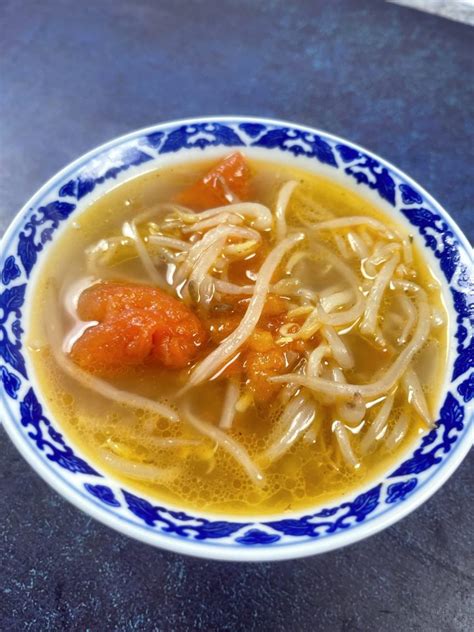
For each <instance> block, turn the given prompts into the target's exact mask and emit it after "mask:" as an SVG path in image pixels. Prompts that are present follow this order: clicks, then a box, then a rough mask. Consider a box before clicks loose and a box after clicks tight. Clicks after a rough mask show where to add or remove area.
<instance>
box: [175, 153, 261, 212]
mask: <svg viewBox="0 0 474 632" xmlns="http://www.w3.org/2000/svg"><path fill="white" fill-rule="evenodd" d="M249 183H250V169H249V167H248V165H247V162H246V160H245V158H244V156H242V154H241V153H240V152H238V151H236V152H234V153H232V154H229V155H228V156H226V157H225V158H224V159H223V160H222V161H221V162H220V163H218V164H217V165H215V166H214V167H212V169H211V170H210V171H208V173H206V175H205V176H204V177H203V178H201V180H199V181H198V182H196V183H195V184H193V185H191V186H190V187H189V188H187V189H185V190H184V191H182V192H181V193H180V194H179V195H178V197H177V199H176V201H177V202H179V203H180V204H183V205H184V206H189V207H190V208H192V209H193V210H195V211H205V210H207V209H210V208H213V207H216V206H225V205H226V204H229V203H230V200H229V193H232V194H233V195H234V196H236V197H237V198H239V200H246V199H248V194H249Z"/></svg>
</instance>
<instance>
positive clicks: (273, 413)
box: [28, 153, 447, 515]
mask: <svg viewBox="0 0 474 632" xmlns="http://www.w3.org/2000/svg"><path fill="white" fill-rule="evenodd" d="M32 313H34V314H35V318H34V319H32V321H31V323H30V331H29V335H28V349H29V352H30V356H31V359H32V362H33V365H34V369H35V371H36V374H37V377H38V379H39V380H40V384H41V387H42V390H43V392H44V394H45V396H46V397H47V399H48V402H49V404H50V407H51V409H52V411H53V412H54V414H55V415H56V417H57V419H58V421H59V423H60V424H61V426H62V429H63V430H64V432H65V433H66V435H67V436H68V437H70V439H71V440H72V441H74V442H75V443H76V444H77V445H78V446H80V448H81V450H82V451H83V452H84V453H85V454H86V456H87V457H88V458H89V459H90V461H91V462H92V463H95V464H96V465H97V467H99V468H101V469H103V470H104V471H107V472H109V473H110V474H112V475H113V476H115V477H116V478H117V479H119V480H120V481H122V482H123V483H124V484H127V485H129V486H132V487H135V488H136V489H137V490H138V491H141V492H145V493H147V494H148V495H151V496H153V497H155V498H156V499H158V500H160V501H167V502H169V503H172V504H174V505H178V506H185V507H190V508H198V509H199V510H202V511H210V512H226V513H233V514H241V515H242V514H243V515H259V514H270V513H277V512H281V511H287V510H297V509H301V508H308V507H310V506H315V505H317V504H321V503H324V502H327V501H328V500H331V499H333V498H335V497H340V496H341V495H343V494H345V493H347V492H349V491H351V490H353V489H355V488H358V487H361V486H363V485H366V484H368V483H370V481H371V479H373V478H374V477H376V476H378V475H380V474H381V473H383V472H385V471H387V469H388V468H390V467H391V466H392V465H393V464H394V462H395V461H396V460H397V459H398V458H400V455H401V454H402V453H403V452H404V451H405V450H406V449H407V448H408V447H410V446H411V445H412V444H413V442H414V441H415V440H416V438H417V437H418V436H419V435H420V433H423V432H425V431H426V430H427V429H428V428H430V427H431V425H432V423H433V414H434V413H435V411H436V406H437V393H438V392H439V390H440V389H439V386H440V384H441V381H442V379H443V375H444V369H445V363H446V335H447V316H446V312H445V309H444V307H443V304H442V300H441V293H440V288H439V285H438V283H437V281H436V279H435V278H434V276H433V274H432V273H431V271H430V269H429V267H428V266H427V263H426V262H425V261H424V260H423V258H422V256H421V255H420V253H419V252H418V251H417V249H416V248H415V247H414V246H413V244H412V238H411V236H410V235H409V234H407V233H406V231H405V229H403V228H402V227H400V226H397V225H395V224H394V223H393V221H392V220H391V219H390V218H388V217H386V216H385V215H383V213H382V212H381V211H380V210H379V209H378V208H375V207H374V206H372V205H371V204H370V203H369V202H368V201H367V200H365V199H363V198H362V197H359V196H358V195H356V194H355V193H353V192H351V191H349V190H347V189H345V188H344V187H342V186H341V185H339V184H336V183H335V182H333V181H331V180H327V179H324V178H322V177H319V176H316V175H314V174H311V173H308V172H305V171H300V170H297V169H295V168H292V167H288V166H282V165H279V164H278V165H276V164H271V163H266V162H263V161H256V160H252V159H250V158H248V157H245V156H243V155H242V154H240V153H233V154H231V155H229V156H226V157H223V158H222V159H221V161H220V162H218V163H217V164H216V163H206V162H199V163H190V164H183V165H180V166H178V167H172V168H171V167H170V168H167V169H162V170H158V171H154V172H150V173H147V174H145V175H142V176H140V177H137V178H135V179H132V180H130V181H129V182H126V183H125V184H123V185H120V186H118V187H117V188H115V189H114V190H112V191H111V192H109V193H108V194H106V195H104V196H103V197H102V198H101V199H99V200H98V201H96V202H95V203H94V204H92V205H91V206H90V207H89V208H88V209H86V210H85V211H84V212H82V214H80V215H78V216H77V217H76V218H75V221H73V222H71V224H70V225H69V226H68V227H67V228H66V229H65V231H64V232H63V233H62V234H61V236H60V237H59V238H58V240H57V242H56V243H55V244H54V246H52V248H51V250H50V253H49V254H48V257H47V260H46V262H45V264H44V266H43V268H42V274H41V278H40V279H39V282H38V285H37V289H36V294H35V296H34V303H33V312H32ZM38 315H39V316H40V317H38Z"/></svg>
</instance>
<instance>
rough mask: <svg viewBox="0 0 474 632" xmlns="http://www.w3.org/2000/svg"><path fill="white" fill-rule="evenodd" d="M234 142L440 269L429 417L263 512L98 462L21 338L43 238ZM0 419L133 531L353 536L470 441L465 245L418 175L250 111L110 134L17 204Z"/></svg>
mask: <svg viewBox="0 0 474 632" xmlns="http://www.w3.org/2000/svg"><path fill="white" fill-rule="evenodd" d="M232 149H242V150H244V151H245V153H247V154H248V155H249V156H251V157H254V158H261V159H265V160H268V161H273V162H276V163H278V162H280V163H284V164H290V165H295V166H298V167H301V168H304V169H306V170H308V171H310V172H313V173H316V174H318V175H323V176H325V177H328V178H331V179H333V180H335V181H337V182H339V183H341V184H342V185H344V186H345V187H347V188H348V189H350V190H354V191H357V192H358V193H360V194H362V195H363V196H364V197H365V198H367V199H368V200H369V201H371V202H372V203H374V204H376V205H377V206H378V207H379V208H381V209H382V211H384V212H385V213H387V214H388V215H389V216H391V217H393V218H394V219H395V220H396V221H397V222H399V223H401V224H403V225H405V226H406V227H408V228H409V230H410V232H411V233H412V234H413V236H414V240H415V243H416V244H417V245H418V247H419V248H420V249H421V250H422V252H423V254H424V256H425V258H426V259H427V261H428V264H429V265H430V266H431V268H432V269H433V270H434V272H435V274H436V276H437V277H438V278H439V280H440V281H441V288H442V294H443V298H444V301H445V303H446V306H447V310H448V314H449V352H448V361H447V370H446V374H445V377H444V381H443V383H442V387H441V394H440V399H439V402H440V404H439V409H438V410H437V411H436V425H435V427H434V428H433V429H432V430H431V431H430V432H429V433H427V434H425V435H424V436H422V437H421V438H420V439H419V440H418V442H417V443H416V444H415V445H411V447H410V449H409V450H408V451H406V452H405V454H404V455H403V457H402V458H400V460H399V462H397V463H396V465H395V466H393V467H392V468H391V469H390V470H389V471H387V472H385V474H384V475H383V476H381V477H379V478H378V479H376V480H373V481H372V483H371V484H370V485H368V486H366V487H364V488H360V489H358V490H357V491H356V492H352V493H350V494H346V495H344V496H342V497H341V498H339V499H338V501H336V502H332V503H328V504H325V505H324V506H315V507H313V508H312V509H310V510H306V511H304V512H302V511H299V512H289V513H285V514H280V515H276V514H275V515H271V516H268V515H267V516H265V517H262V516H252V517H242V516H240V517H238V516H232V515H210V514H207V513H204V512H200V511H199V509H196V510H194V511H191V510H189V509H186V510H183V508H181V507H177V506H169V505H167V504H166V503H159V502H157V500H156V499H153V498H150V497H147V496H146V495H144V494H139V493H137V492H136V491H135V490H133V489H128V488H127V486H126V485H124V484H123V483H121V482H119V481H118V480H116V479H114V478H113V477H112V476H110V475H109V474H108V473H105V472H103V471H101V470H100V468H98V467H97V466H96V465H95V464H92V463H90V462H89V461H88V459H87V458H86V457H85V456H84V455H83V454H82V453H81V450H80V448H79V447H78V446H77V445H74V441H72V440H71V439H70V437H68V436H67V434H66V433H64V431H63V430H62V429H61V427H60V425H59V423H58V421H57V419H55V418H54V415H53V414H52V413H51V411H50V409H49V406H48V403H47V401H46V399H45V397H44V394H43V393H42V392H41V389H40V387H39V384H38V382H37V380H36V378H35V374H34V370H33V367H32V364H31V363H30V360H29V358H28V355H27V353H26V350H25V348H24V340H25V331H26V332H27V331H28V326H29V325H28V323H29V322H30V319H31V318H32V317H33V316H34V314H32V313H31V312H32V310H31V296H32V291H33V288H34V286H35V283H36V281H37V279H38V277H39V275H41V268H42V264H43V262H44V260H45V258H46V257H47V255H48V250H49V248H51V244H52V243H54V242H55V240H56V239H57V237H58V235H60V234H61V231H62V230H63V229H64V227H65V226H66V225H68V223H69V222H73V221H74V219H75V218H76V217H77V216H78V214H80V213H81V211H82V210H83V209H85V208H86V207H88V206H89V205H90V204H91V203H92V202H94V201H95V200H97V199H98V198H99V197H101V196H102V195H104V194H105V193H107V192H108V191H109V190H111V189H112V188H114V187H116V186H117V185H119V184H122V183H123V182H125V181H127V180H128V179H131V178H134V177H136V176H138V175H141V174H143V173H145V172H147V171H150V170H153V169H157V168H160V167H166V166H170V165H173V164H176V163H179V162H181V161H188V160H195V159H199V158H203V159H212V158H214V157H216V158H217V157H218V156H221V155H222V154H223V153H225V152H229V151H231V150H232ZM0 270H1V284H2V285H1V288H0V329H1V337H0V375H1V379H2V382H3V389H2V391H1V413H2V420H3V425H4V428H5V430H6V432H7V433H8V435H9V436H10V438H11V440H12V441H13V443H14V444H15V445H16V447H17V448H18V450H19V451H20V453H21V454H22V455H23V456H24V457H25V459H26V460H27V461H28V462H29V463H30V465H31V466H32V467H33V468H34V469H35V470H36V471H37V472H38V474H39V475H40V476H42V477H43V478H44V480H46V481H47V482H48V483H49V484H50V485H51V486H52V487H53V488H54V489H56V490H57V491H58V492H59V493H60V494H62V495H63V496H64V497H65V498H66V499H68V500H69V501H70V502H72V503H73V504H75V505H76V506H77V507H79V508H80V509H82V510H83V511H85V512H87V513H88V514H90V515H91V516H93V517H94V518H96V519H97V520H100V521H101V522H103V523H105V524H107V525H109V526H110V527H112V528H114V529H116V530H117V531H120V532H122V533H124V534H126V535H129V536H131V537H134V538H136V539H138V540H141V541H143V542H147V543H149V544H152V545H155V546H159V547H162V548H164V549H169V550H172V551H175V552H179V553H184V554H191V555H195V556H200V557H205V558H214V559H221V560H240V561H243V560H248V561H257V560H280V559H287V558H296V557H302V556H307V555H312V554H315V553H321V552H324V551H329V550H331V549H335V548H338V547H342V546H345V545H347V544H350V543H353V542H356V541H357V540H360V539H362V538H365V537H367V536H369V535H371V534H374V533H376V532H378V531H380V530H381V529H383V528H385V527H387V526H389V525H391V524H393V523H394V522H396V521H397V520H400V519H401V518H403V517H404V516H406V515H407V514H408V513H410V512H411V511H413V510H414V509H415V508H416V507H418V506H419V505H420V504H421V503H423V502H424V501H425V500H426V499H427V498H429V497H430V496H431V495H432V494H433V493H434V492H435V491H436V490H437V489H438V488H439V487H440V486H441V485H442V484H443V483H444V482H445V481H446V480H447V478H448V477H449V476H450V475H451V474H452V473H453V472H454V471H455V469H456V468H457V467H458V465H459V464H460V463H461V461H462V459H463V457H464V456H465V455H466V454H467V452H468V450H469V448H470V447H471V445H472V439H473V432H472V423H471V421H472V412H473V398H474V372H473V368H472V367H473V355H474V347H473V341H472V335H473V326H472V325H473V323H472V302H473V295H474V293H473V288H474V276H473V269H472V251H471V248H470V246H469V244H468V242H467V240H466V238H465V237H464V236H463V234H462V232H461V231H460V229H459V228H458V226H457V225H456V223H455V222H454V221H453V220H452V219H451V218H450V216H449V215H448V213H447V212H446V211H445V210H444V209H443V208H442V207H441V206H440V205H439V204H438V203H437V202H436V201H435V200H434V199H433V198H432V197H431V196H430V195H429V194H428V193H427V192H426V191H425V190H424V189H423V188H421V187H420V186H419V185H418V184H417V183H416V182H414V181H413V180H412V179H411V178H409V177H408V176H407V175H405V174H404V173H403V172H401V171H400V170H399V169H397V168H396V167H394V166H393V165H391V164H389V163H388V162H387V161H385V160H383V159H382V158H380V157H378V156H376V155H374V154H372V153H371V152H369V151H367V150H366V149H363V148H361V147H359V146H357V145H355V144H354V143H351V142H349V141H346V140H344V139H341V138H337V137H335V136H333V135H331V134H328V133H326V132H322V131H320V130H316V129H311V128H308V127H304V126H301V125H297V124H293V123H287V122H281V121H274V120H267V119H260V118H248V117H207V118H199V119H189V120H183V121H176V122H171V123H164V124H160V125H156V126H153V127H150V128H147V129H144V130H140V131H137V132H133V133H131V134H128V135H126V136H123V137H121V138H118V139H116V140H113V141H111V142H110V143H107V144H105V145H102V146H101V147H98V148H97V149H94V150H93V151H91V152H89V153H88V154H86V155H85V156H83V157H82V158H79V159H78V160H76V161H75V162H74V163H72V164H71V165H69V166H68V167H66V168H65V169H63V170H62V171H61V172H60V173H58V174H57V175H55V176H54V177H53V178H52V179H51V180H50V181H49V182H47V183H46V184H45V185H44V186H43V187H42V188H41V189H40V190H39V191H38V192H37V193H36V195H34V196H33V198H32V199H31V200H30V201H29V202H28V203H27V204H26V205H25V206H24V208H23V209H22V210H21V211H20V212H19V213H18V215H17V217H16V218H15V219H14V221H13V223H12V224H11V226H10V228H9V229H8V231H7V232H6V234H5V236H4V238H3V241H2V249H1V257H0Z"/></svg>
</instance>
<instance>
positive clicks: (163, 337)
mask: <svg viewBox="0 0 474 632" xmlns="http://www.w3.org/2000/svg"><path fill="white" fill-rule="evenodd" d="M78 315H79V318H81V319H82V320H85V321H98V324H95V325H92V326H91V327H89V328H88V329H86V331H85V332H84V333H83V334H82V336H81V337H80V338H79V339H78V340H77V341H76V342H75V343H74V345H73V347H72V350H71V358H72V360H73V361H74V362H76V363H77V364H78V365H79V366H81V367H82V368H83V369H85V370H87V371H90V372H93V373H98V374H104V375H113V374H117V373H120V372H122V371H123V370H125V369H127V368H129V367H133V366H138V365H142V364H154V365H159V366H164V367H166V368H169V369H181V368H183V367H185V366H187V365H188V364H189V363H190V362H191V361H192V360H193V359H194V358H195V357H196V355H197V353H198V350H199V348H200V347H201V346H202V345H203V344H204V342H205V340H206V334H205V332H204V329H203V327H202V325H201V323H200V321H199V319H198V318H197V317H196V316H195V314H193V312H192V311H191V310H190V309H189V308H188V307H187V306H186V305H184V304H183V303H181V302H179V301H178V300H176V299H175V298H173V297H171V296H169V295H168V294H166V293H165V292H163V291H162V290H160V289H158V288H153V287H148V286H144V285H122V284H119V283H98V284H96V285H93V286H91V287H90V288H88V289H87V290H85V291H84V292H83V293H82V294H81V296H80V297H79V301H78Z"/></svg>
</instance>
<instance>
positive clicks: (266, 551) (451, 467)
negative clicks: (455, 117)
mask: <svg viewBox="0 0 474 632" xmlns="http://www.w3.org/2000/svg"><path fill="white" fill-rule="evenodd" d="M201 123H232V124H236V123H239V124H240V123H257V124H258V123H260V124H263V125H266V126H287V127H290V128H296V129H298V130H301V131H303V132H307V133H309V134H314V135H318V136H322V137H327V138H329V139H331V140H332V141H334V142H336V143H343V144H346V145H348V146H349V147H351V148H354V149H355V150H357V151H360V152H363V153H364V154H367V155H368V156H370V157H373V158H375V159H376V160H377V161H378V162H379V163H380V164H381V165H382V166H385V167H388V168H389V169H390V170H391V171H392V172H394V173H395V174H396V175H398V176H400V177H401V178H402V179H403V181H404V182H406V183H408V184H409V185H411V186H413V187H414V188H415V189H416V190H417V191H418V192H420V193H421V194H422V195H423V197H424V198H425V199H426V201H427V202H428V203H430V204H431V205H432V206H433V207H434V208H435V209H436V211H437V212H438V213H439V214H440V215H441V217H442V218H443V219H445V220H446V222H447V223H448V225H449V227H450V228H451V229H452V230H453V232H454V234H455V236H456V238H457V240H458V241H459V243H460V245H461V246H462V247H463V248H464V249H465V251H466V252H467V253H468V254H469V255H470V261H471V265H472V261H473V253H472V249H471V247H470V245H469V242H468V240H467V237H466V236H465V235H464V233H463V232H462V230H461V229H460V228H459V226H458V224H457V223H456V221H455V220H453V219H452V217H451V216H450V215H449V214H448V213H447V211H446V210H445V209H444V208H443V207H442V206H441V205H440V204H439V203H438V202H437V201H436V200H435V198H434V197H433V196H431V195H430V194H429V193H428V192H427V191H426V190H425V189H424V188H423V187H422V186H420V185H419V184H418V183H417V182H416V181H415V180H414V179H413V178H411V177H410V176H408V175H407V174H405V173H404V172H403V171H402V170H401V169H399V168H398V167H396V166H395V165H393V164H392V163H391V162H389V161H387V160H385V159H384V158H382V157H380V156H379V155H378V154H376V153H374V152H372V151H370V150H367V149H366V148H365V147H363V146H361V145H359V144H357V143H354V142H352V141H349V140H346V139H345V138H342V137H340V136H337V135H335V134H332V133H330V132H326V131H324V130H320V129H318V128H314V127H310V126H306V125H301V124H299V123H293V122H290V121H285V120H280V119H272V118H265V117H259V116H240V115H226V116H212V115H209V116H202V117H189V118H185V119H178V120H170V121H166V122H163V123H159V124H156V125H151V126H147V127H145V128H142V129H139V130H134V131H132V132H129V133H127V134H124V135H121V136H119V137H116V138H114V139H112V140H110V141H107V142H106V143H103V144H101V145H99V146H97V147H95V148H93V149H92V150H90V151H88V152H86V153H84V154H83V155H82V156H80V157H79V158H77V159H76V160H74V161H73V162H71V163H69V164H68V165H66V166H65V167H64V168H63V169H61V170H60V171H58V172H57V173H56V174H54V175H53V176H52V177H51V178H49V180H48V181H47V182H46V183H45V184H44V185H43V186H42V187H41V188H40V189H39V190H38V191H37V192H36V193H34V194H33V196H32V197H31V198H30V199H29V200H28V201H27V202H26V204H25V205H24V206H23V207H22V208H21V209H20V211H19V212H18V213H17V214H16V215H15V216H14V218H13V219H12V220H11V222H10V224H9V226H8V228H7V230H6V231H5V234H4V236H3V238H2V240H1V245H2V252H4V251H5V248H6V245H7V244H8V243H9V242H10V239H11V237H12V236H13V235H14V234H15V232H16V231H17V229H18V225H19V224H20V223H21V221H22V220H23V218H24V216H25V214H26V213H27V212H28V211H29V209H30V208H31V207H34V206H35V205H36V204H37V202H38V201H39V200H41V199H42V197H43V196H44V195H45V194H47V193H48V192H49V191H50V190H51V189H52V188H53V187H57V186H58V185H59V184H60V183H61V182H62V181H64V180H65V178H66V177H67V174H69V173H71V172H75V171H76V170H78V169H79V168H80V167H81V166H85V165H87V164H88V163H89V162H90V161H91V159H93V158H94V157H96V156H97V155H99V154H101V153H102V152H105V151H107V150H109V149H112V148H114V147H119V146H121V145H124V144H125V143H127V142H130V141H133V140H135V139H138V138H140V137H142V136H146V135H148V134H152V133H153V132H156V131H160V130H167V129H171V128H173V127H178V126H183V125H189V126H191V125H196V124H201ZM288 162H290V159H289V160H288ZM133 177H134V176H133V175H131V178H133ZM127 180H128V178H127ZM111 188H112V187H111ZM2 258H3V255H2ZM442 282H443V285H445V286H447V287H450V285H451V283H450V282H448V281H447V280H446V279H442ZM29 379H30V381H31V378H29ZM450 382H451V380H449V381H448V384H449V383H450ZM33 383H34V379H33ZM0 406H1V409H2V412H3V413H4V415H3V416H4V423H3V426H4V428H5V430H6V432H7V434H8V435H9V436H10V439H11V440H12V441H13V443H14V444H15V446H16V447H17V449H18V450H19V452H20V453H21V454H22V456H23V457H24V458H25V460H26V461H27V462H28V463H29V464H30V465H31V466H32V467H33V469H35V471H36V472H37V473H38V474H39V475H40V476H41V477H42V478H43V479H44V480H45V481H46V482H47V483H48V484H49V485H51V486H52V487H53V488H54V489H55V490H56V491H57V492H58V493H60V494H61V496H63V497H64V498H66V499H67V500H69V501H70V502H72V503H73V504H74V505H75V506H77V507H78V508H79V509H81V510H82V511H84V512H85V513H87V514H88V515H91V516H93V517H94V518H95V519H97V520H99V521H100V522H102V523H104V524H106V525H108V526H110V527H112V528H113V529H115V530H117V531H119V532H120V533H125V534H126V535H128V536H130V537H133V538H135V539H137V540H139V541H142V542H147V543H148V544H152V545H154V546H159V547H160V548H163V549H167V550H170V551H174V552H179V553H184V554H189V555H193V556H196V557H202V558H206V559H209V558H212V559H220V560H236V561H269V560H283V559H290V558H299V557H305V556H309V555H313V554H315V553H321V552H326V551H330V550H333V549H336V548H341V547H343V546H346V545H348V544H352V543H355V542H357V541H359V540H362V539H364V538H365V537H368V536H370V535H373V534H375V533H377V532H378V531H381V530H382V529H385V528H386V527H388V526H390V525H391V524H394V523H395V522H397V521H398V520H400V519H402V518H403V517H405V516H406V515H408V514H409V513H411V511H413V510H414V509H416V508H417V507H418V506H420V505H421V504H422V503H423V502H425V501H426V500H427V499H428V498H429V497H430V496H432V495H433V494H434V493H435V492H436V491H437V490H438V489H439V488H440V487H441V486H442V485H443V484H444V482H445V481H446V480H447V479H448V478H449V477H450V476H451V474H452V473H453V472H454V471H455V470H456V469H457V467H458V466H459V465H460V463H461V462H462V460H463V458H464V457H465V456H466V454H467V452H468V451H469V449H470V447H471V444H472V442H473V439H474V437H471V440H469V437H470V435H472V434H473V433H472V430H473V428H472V424H471V423H470V421H471V419H466V421H467V425H469V428H468V429H467V431H466V432H465V433H464V436H463V437H462V438H460V440H459V441H458V442H457V445H456V446H455V449H453V450H452V451H451V453H450V455H449V456H448V457H447V458H446V459H445V460H444V461H443V463H442V467H438V468H436V471H434V472H433V474H432V475H431V476H430V477H429V478H428V479H427V480H426V481H425V482H424V484H423V485H420V486H419V488H418V489H417V493H414V494H411V495H410V496H409V497H408V498H406V499H404V501H403V502H402V503H397V504H396V505H394V506H392V507H391V510H390V511H386V512H384V513H383V514H381V515H378V516H375V517H374V518H373V519H372V520H365V521H364V522H363V523H362V524H358V525H357V527H358V528H357V529H352V528H349V529H347V530H342V531H339V532H336V533H332V534H331V537H327V538H322V539H321V540H319V539H317V538H315V539H314V540H311V541H303V542H299V543H298V542H293V543H287V544H281V545H279V546H277V547H274V546H266V545H263V546H253V547H242V548H237V547H235V548H231V547H226V546H224V545H220V546H216V545H214V544H209V543H207V542H201V541H196V540H186V539H183V538H181V539H179V538H169V537H166V536H164V535H163V534H161V533H159V532H157V531H152V530H151V529H150V528H147V527H145V528H141V527H140V525H138V524H136V525H134V524H132V523H130V524H127V523H126V522H122V521H121V520H118V519H117V518H118V517H117V516H116V515H114V514H112V513H110V512H104V511H103V509H104V507H103V505H99V504H97V503H95V502H94V500H93V499H92V497H90V498H89V497H86V496H85V495H84V496H83V495H81V494H80V493H79V494H74V495H73V493H72V492H71V491H70V490H69V489H68V485H67V484H66V481H64V480H62V478H61V477H60V476H58V474H57V472H56V470H53V469H52V468H51V469H49V468H48V467H45V465H46V464H45V463H44V462H43V460H42V459H41V458H40V456H39V454H38V453H37V451H36V450H34V449H32V446H31V445H30V444H29V443H28V442H26V441H25V440H24V438H23V436H22V435H21V434H20V433H17V432H15V427H14V422H13V419H12V417H13V416H12V414H11V412H10V411H9V409H8V406H7V405H6V404H5V403H4V401H3V393H2V398H1V399H0ZM73 445H74V443H73ZM32 455H33V457H32ZM387 474H388V473H387ZM75 491H79V490H78V489H77V488H75ZM334 502H338V501H336V500H335V501H334ZM306 511H307V512H308V511H309V512H310V511H311V509H308V510H306ZM299 513H301V514H302V513H303V510H301V511H300V512H299ZM223 517H224V518H225V516H223ZM243 519H244V520H249V521H252V520H253V519H252V518H251V517H248V518H247V517H243ZM269 519H271V516H269ZM323 543H324V544H323Z"/></svg>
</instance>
